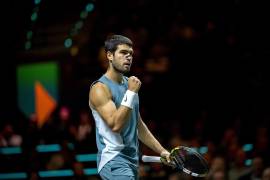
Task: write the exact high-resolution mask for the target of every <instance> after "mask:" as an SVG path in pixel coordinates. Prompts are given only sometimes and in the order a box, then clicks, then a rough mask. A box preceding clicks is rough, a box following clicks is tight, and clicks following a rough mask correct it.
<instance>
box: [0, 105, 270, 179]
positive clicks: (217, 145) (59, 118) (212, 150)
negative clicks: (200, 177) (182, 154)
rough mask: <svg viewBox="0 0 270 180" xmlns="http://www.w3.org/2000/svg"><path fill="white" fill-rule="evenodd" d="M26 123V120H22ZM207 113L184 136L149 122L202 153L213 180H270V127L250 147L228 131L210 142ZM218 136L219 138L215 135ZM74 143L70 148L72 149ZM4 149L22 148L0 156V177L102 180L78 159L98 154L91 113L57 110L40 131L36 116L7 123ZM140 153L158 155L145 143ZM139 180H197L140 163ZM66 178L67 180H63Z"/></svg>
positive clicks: (164, 137)
mask: <svg viewBox="0 0 270 180" xmlns="http://www.w3.org/2000/svg"><path fill="white" fill-rule="evenodd" d="M21 118H23V116H22V117H21ZM206 120H207V112H205V111H204V112H203V113H202V114H201V116H200V117H199V118H198V119H197V120H196V123H195V124H194V129H196V130H195V132H196V134H193V135H192V136H190V137H185V136H183V135H182V133H181V130H180V129H179V128H176V127H177V126H178V123H174V124H167V125H166V126H165V127H162V126H160V125H159V124H158V123H157V122H155V121H148V120H145V121H146V123H147V124H148V126H149V128H150V129H151V131H152V132H153V134H155V135H156V136H157V138H158V139H159V140H160V141H161V143H162V144H164V145H165V147H167V148H168V149H172V148H174V147H176V146H179V145H182V146H188V147H195V148H200V147H204V148H205V150H204V152H201V153H202V154H203V156H204V157H205V158H206V160H207V162H208V164H209V167H210V171H209V174H208V177H207V178H205V179H209V180H247V179H249V180H259V179H262V180H267V179H269V178H270V174H269V172H270V163H269V162H270V161H269V158H270V156H269V152H270V151H269V131H268V129H267V128H266V127H254V131H252V132H250V133H252V135H253V136H254V139H253V140H252V141H249V143H250V144H248V145H249V147H246V148H245V144H243V142H241V141H240V139H239V137H241V136H240V134H239V129H237V128H236V127H237V126H235V127H230V128H227V129H225V130H224V131H223V132H222V134H223V135H222V137H221V138H220V139H219V140H218V141H216V142H214V141H212V140H211V139H207V136H205V135H204V134H205V129H204V128H203V127H204V126H203V122H204V121H206ZM212 136H215V134H212ZM51 144H59V145H60V147H61V149H60V150H59V152H50V153H44V152H43V153H42V152H37V148H36V147H37V146H38V145H51ZM70 144H72V147H71V146H70ZM0 147H1V148H3V147H21V148H22V152H21V154H10V155H7V154H3V153H2V154H0V164H1V165H0V172H18V171H19V172H21V171H24V172H27V173H29V177H31V178H30V179H38V175H37V172H38V171H41V170H59V169H73V170H74V173H75V175H74V177H69V178H67V179H78V180H80V179H89V180H90V179H99V177H98V176H97V175H92V176H86V175H84V173H83V168H86V167H87V168H89V167H91V168H95V167H96V164H95V162H78V161H77V160H76V157H75V156H76V155H77V154H95V153H97V149H96V144H95V124H94V121H93V118H92V115H91V114H90V110H88V109H80V110H79V111H78V112H74V111H72V109H71V108H69V107H68V106H64V105H62V106H59V108H57V109H56V110H55V112H54V113H52V115H51V117H50V118H49V119H48V121H46V123H45V124H44V125H43V126H42V127H38V125H37V119H36V116H35V115H34V114H33V115H32V116H31V117H30V118H27V119H25V124H24V125H23V126H21V125H19V124H12V123H7V124H5V125H4V126H3V128H2V129H1V131H0ZM140 149H141V154H149V155H155V154H154V153H153V151H152V150H150V149H149V148H147V147H146V146H144V145H143V144H141V146H140ZM139 172H140V179H142V180H144V179H168V180H180V179H181V180H183V179H187V180H188V179H194V178H192V177H191V176H188V175H186V174H184V173H179V172H177V171H176V170H173V169H171V168H170V167H166V166H164V165H162V164H159V163H143V162H140V168H139ZM61 179H63V178H61Z"/></svg>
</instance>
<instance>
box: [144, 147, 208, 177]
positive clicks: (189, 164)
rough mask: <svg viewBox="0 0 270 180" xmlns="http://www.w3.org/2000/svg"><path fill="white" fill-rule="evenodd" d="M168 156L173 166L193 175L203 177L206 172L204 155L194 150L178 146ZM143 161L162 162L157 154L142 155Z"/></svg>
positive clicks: (206, 166) (206, 165)
mask: <svg viewBox="0 0 270 180" xmlns="http://www.w3.org/2000/svg"><path fill="white" fill-rule="evenodd" d="M170 158H171V160H172V163H173V165H174V167H175V168H176V169H177V170H179V171H181V172H182V171H183V172H185V173H187V174H189V175H191V176H194V177H205V176H206V175H207V174H208V171H209V167H208V164H207V162H206V160H205V159H204V157H203V156H202V155H201V154H199V153H198V152H197V151H196V150H194V149H192V148H189V147H185V146H179V147H176V148H174V149H173V150H172V151H171V153H170ZM142 161H143V162H157V163H161V162H162V157H159V156H146V155H143V156H142Z"/></svg>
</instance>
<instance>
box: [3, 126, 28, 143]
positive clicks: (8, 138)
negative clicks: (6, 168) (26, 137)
mask: <svg viewBox="0 0 270 180" xmlns="http://www.w3.org/2000/svg"><path fill="white" fill-rule="evenodd" d="M22 142H23V138H22V136H21V135H19V134H17V133H15V132H14V129H13V126H12V125H11V124H6V125H5V126H4V129H3V130H2V132H1V133H0V146H21V145H22Z"/></svg>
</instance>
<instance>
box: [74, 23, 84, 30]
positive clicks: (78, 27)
mask: <svg viewBox="0 0 270 180" xmlns="http://www.w3.org/2000/svg"><path fill="white" fill-rule="evenodd" d="M82 27H83V21H78V22H77V23H76V24H75V28H76V29H81V28H82Z"/></svg>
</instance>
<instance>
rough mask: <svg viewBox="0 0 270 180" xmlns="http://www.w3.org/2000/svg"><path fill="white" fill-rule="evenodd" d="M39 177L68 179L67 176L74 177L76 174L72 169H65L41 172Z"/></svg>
mask: <svg viewBox="0 0 270 180" xmlns="http://www.w3.org/2000/svg"><path fill="white" fill-rule="evenodd" d="M38 174H39V176H40V177H42V178H44V177H67V176H74V172H73V171H72V170H70V169H63V170H51V171H39V172H38Z"/></svg>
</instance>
